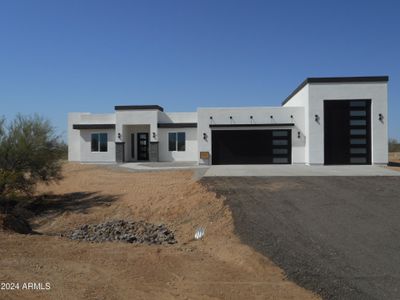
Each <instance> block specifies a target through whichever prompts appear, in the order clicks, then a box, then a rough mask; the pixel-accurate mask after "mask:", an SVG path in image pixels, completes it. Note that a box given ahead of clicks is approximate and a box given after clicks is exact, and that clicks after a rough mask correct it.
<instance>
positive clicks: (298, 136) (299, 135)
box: [297, 131, 301, 139]
mask: <svg viewBox="0 0 400 300" xmlns="http://www.w3.org/2000/svg"><path fill="white" fill-rule="evenodd" d="M300 137H301V134H300V131H297V138H298V139H299V138H300Z"/></svg>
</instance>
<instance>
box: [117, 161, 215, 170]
mask: <svg viewBox="0 0 400 300" xmlns="http://www.w3.org/2000/svg"><path fill="white" fill-rule="evenodd" d="M120 166H121V167H123V168H127V169H130V170H137V171H163V170H165V171H168V170H187V169H205V168H209V166H199V165H198V164H197V162H191V161H190V162H129V163H124V164H121V165H120Z"/></svg>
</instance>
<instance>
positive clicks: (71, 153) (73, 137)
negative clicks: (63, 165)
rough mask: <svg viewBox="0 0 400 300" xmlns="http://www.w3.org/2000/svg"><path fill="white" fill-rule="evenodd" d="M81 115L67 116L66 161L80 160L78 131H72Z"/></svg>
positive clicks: (70, 114)
mask: <svg viewBox="0 0 400 300" xmlns="http://www.w3.org/2000/svg"><path fill="white" fill-rule="evenodd" d="M81 114H82V113H69V114H68V160H69V161H80V160H81V146H80V145H81V138H80V133H79V130H76V129H73V128H72V126H73V125H74V124H79V122H80V120H81Z"/></svg>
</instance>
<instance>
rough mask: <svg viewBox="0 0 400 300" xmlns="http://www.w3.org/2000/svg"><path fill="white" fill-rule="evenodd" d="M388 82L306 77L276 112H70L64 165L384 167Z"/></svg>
mask: <svg viewBox="0 0 400 300" xmlns="http://www.w3.org/2000/svg"><path fill="white" fill-rule="evenodd" d="M388 80H389V78H388V77H387V76H374V77H372V76H369V77H328V78H327V77H324V78H307V79H306V80H304V81H303V82H302V83H301V84H300V85H299V86H298V87H297V88H296V89H295V90H294V91H293V92H292V93H291V94H290V95H289V96H288V97H287V98H286V99H285V100H284V101H283V102H282V106H280V107H221V108H214V107H207V108H198V109H197V111H196V112H165V111H164V109H163V108H162V107H161V106H158V105H123V106H115V112H114V113H110V114H91V113H70V114H69V116H68V158H69V160H70V161H79V162H136V161H152V162H155V161H160V162H173V161H196V162H198V163H199V164H309V165H314V164H315V165H324V164H325V165H347V164H387V163H388V126H387V110H388V108H387V84H388Z"/></svg>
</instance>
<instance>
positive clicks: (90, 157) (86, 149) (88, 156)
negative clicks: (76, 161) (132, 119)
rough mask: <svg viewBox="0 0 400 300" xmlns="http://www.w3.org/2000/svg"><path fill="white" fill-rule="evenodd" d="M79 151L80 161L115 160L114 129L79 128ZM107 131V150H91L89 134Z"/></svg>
mask: <svg viewBox="0 0 400 300" xmlns="http://www.w3.org/2000/svg"><path fill="white" fill-rule="evenodd" d="M78 131H79V132H80V153H81V161H82V162H115V130H114V129H80V130H78ZM92 133H107V138H108V142H107V152H92V151H91V134H92Z"/></svg>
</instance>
